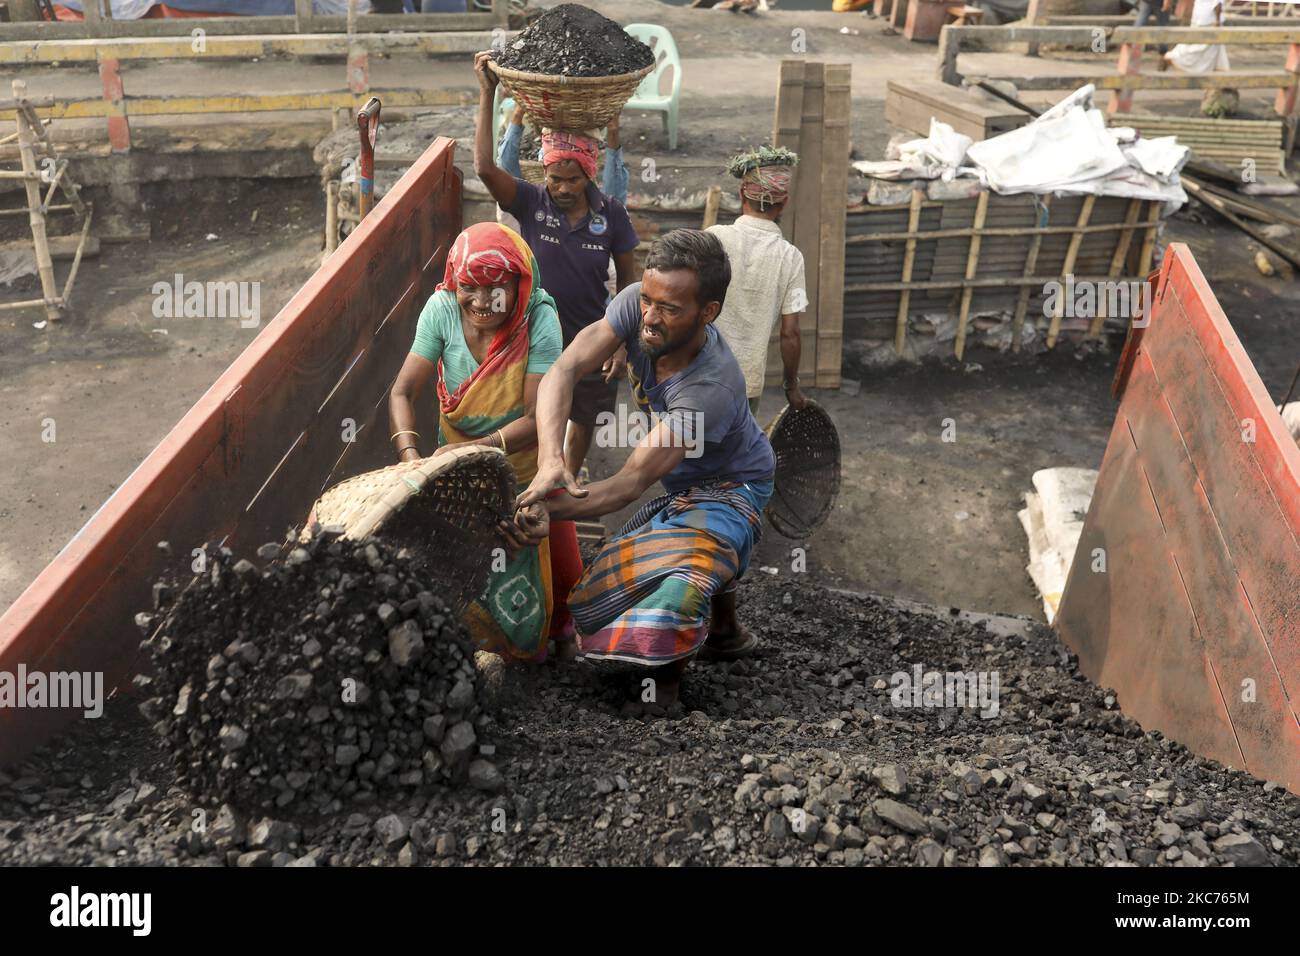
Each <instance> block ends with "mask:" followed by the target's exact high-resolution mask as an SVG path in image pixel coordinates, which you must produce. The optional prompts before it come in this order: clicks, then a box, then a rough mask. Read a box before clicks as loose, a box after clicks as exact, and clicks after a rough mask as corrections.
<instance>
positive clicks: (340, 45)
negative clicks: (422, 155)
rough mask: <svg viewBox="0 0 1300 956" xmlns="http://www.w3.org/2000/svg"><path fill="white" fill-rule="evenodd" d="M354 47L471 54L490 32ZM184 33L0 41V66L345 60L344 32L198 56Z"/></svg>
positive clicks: (277, 38)
mask: <svg viewBox="0 0 1300 956" xmlns="http://www.w3.org/2000/svg"><path fill="white" fill-rule="evenodd" d="M354 42H355V43H356V44H359V45H361V46H363V47H365V48H366V49H368V50H372V51H383V52H387V53H406V54H417V53H418V54H430V55H432V54H438V53H474V52H477V51H478V50H482V49H486V48H487V47H488V46H490V45H491V42H492V34H490V33H486V32H482V31H473V32H468V31H458V32H448V31H440V32H418V33H358V34H357V35H356V37H355V39H354ZM193 44H194V41H193V39H192V38H191V37H190V36H189V35H188V34H187V35H186V36H184V37H183V38H179V37H178V38H173V37H144V38H137V37H118V38H113V37H106V38H95V39H73V40H23V41H12V42H9V43H0V64H6V65H9V66H21V65H31V64H38V63H94V62H96V61H97V59H98V57H99V56H109V57H112V58H113V59H116V60H118V61H119V62H127V61H135V60H194V59H204V60H217V59H251V58H253V57H266V56H272V55H281V56H344V55H346V54H347V52H348V37H347V35H346V34H342V33H337V34H328V33H320V34H311V33H304V34H293V33H289V34H275V35H256V34H255V35H252V36H210V37H206V38H205V39H204V49H203V52H202V53H198V54H196V53H195V51H194V45H193Z"/></svg>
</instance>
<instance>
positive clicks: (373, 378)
mask: <svg viewBox="0 0 1300 956" xmlns="http://www.w3.org/2000/svg"><path fill="white" fill-rule="evenodd" d="M454 146H455V144H454V143H453V142H452V141H451V140H449V139H446V138H439V139H437V140H435V141H434V143H433V145H431V146H430V147H429V149H428V150H426V151H425V153H424V155H423V156H422V157H421V158H420V160H419V161H418V162H417V163H416V164H415V165H414V166H412V167H411V169H410V170H409V171H408V172H407V173H406V175H405V176H403V177H402V179H401V181H400V182H399V183H398V184H397V186H396V187H395V188H394V189H393V190H392V191H391V192H389V193H388V195H387V196H385V197H384V199H383V201H382V202H381V203H379V204H378V205H377V206H376V207H375V208H374V210H373V211H372V212H371V213H370V215H369V216H368V217H367V218H366V219H365V221H364V222H363V223H361V225H360V226H359V227H358V228H357V229H356V230H355V231H354V232H353V233H352V235H350V236H349V237H348V238H347V240H346V241H345V242H344V243H343V244H342V245H341V246H340V247H339V248H338V250H337V251H336V252H335V253H334V254H333V255H332V256H330V258H329V260H328V262H326V264H325V265H324V266H322V267H321V269H320V270H319V271H317V272H316V274H315V275H313V276H312V277H311V279H310V280H308V282H307V284H306V285H304V286H303V287H302V289H300V290H299V291H298V293H297V295H295V296H294V297H293V299H292V300H291V301H290V302H289V304H288V305H286V306H285V307H284V309H283V310H282V311H281V312H280V314H279V315H277V316H276V317H275V319H274V320H272V321H271V322H270V323H269V324H268V325H267V326H266V328H264V329H263V330H262V332H261V333H260V334H259V335H258V336H257V338H256V339H254V340H253V342H252V343H251V344H250V345H249V347H248V348H247V349H246V350H245V351H244V352H243V354H241V355H240V356H239V358H238V359H236V360H235V362H234V363H233V364H232V365H231V366H230V368H228V369H227V370H226V371H225V372H224V373H223V374H222V376H221V377H220V378H219V379H218V380H217V382H216V384H214V385H213V386H212V388H210V389H209V390H208V392H207V393H206V394H205V395H204V396H203V397H202V398H201V399H199V400H198V402H196V403H195V405H194V407H193V408H191V409H190V410H189V412H187V413H186V415H185V417H184V418H182V419H181V421H180V423H179V424H177V425H176V427H175V428H173V429H172V431H171V433H170V434H168V435H167V437H166V438H164V439H163V440H162V442H161V443H160V444H159V445H158V447H157V448H155V449H154V450H153V451H152V452H150V454H149V456H148V457H147V458H146V459H145V460H144V462H143V463H142V464H141V465H140V466H139V467H138V468H137V469H136V470H135V472H134V473H132V475H131V477H130V478H129V479H128V480H127V481H126V482H125V483H124V484H123V485H122V486H121V487H120V488H119V489H118V490H117V492H116V493H115V494H114V495H113V496H112V497H111V498H110V499H109V500H108V501H107V502H106V503H105V504H104V505H103V506H102V507H101V508H100V509H99V511H98V512H97V513H96V514H95V515H94V517H92V518H91V519H90V521H89V522H87V524H86V525H85V527H83V528H82V529H81V531H79V532H78V533H77V535H76V536H75V537H74V538H73V539H72V541H71V542H69V544H68V545H67V546H66V547H65V548H64V549H63V551H62V552H61V553H60V554H59V556H58V557H57V558H55V559H54V561H53V562H52V563H51V564H50V565H49V566H48V567H47V568H46V569H45V570H44V571H43V572H42V573H41V574H40V576H39V577H38V578H37V579H36V580H35V581H33V582H32V584H31V585H30V586H29V587H28V588H27V590H26V591H24V592H23V594H22V595H21V596H20V597H19V598H18V600H17V601H16V602H15V603H14V604H13V606H12V607H10V608H9V610H8V611H7V612H6V613H5V615H4V617H2V618H0V671H8V672H9V673H11V674H12V673H16V671H17V667H18V664H19V663H23V664H25V665H26V666H27V669H28V671H29V672H30V671H33V670H39V671H45V672H52V671H82V672H84V671H102V672H104V687H105V693H107V692H108V689H109V688H112V687H115V686H118V685H119V684H121V683H122V682H123V681H125V680H128V679H129V678H130V677H131V676H132V674H133V673H134V672H135V669H136V668H137V667H138V665H139V650H138V646H139V642H140V639H141V635H140V633H139V631H138V630H137V629H136V626H135V624H134V616H135V614H136V612H138V611H141V610H148V609H150V608H151V584H152V582H153V580H154V579H155V578H156V577H158V576H159V575H161V574H163V573H164V572H175V573H176V575H177V576H178V577H180V576H185V577H188V575H189V573H190V568H189V565H190V562H191V560H192V558H191V552H192V549H194V548H198V547H202V546H203V545H204V544H205V543H211V544H212V545H216V544H220V543H223V542H224V543H225V544H226V545H227V546H228V547H232V548H235V549H236V550H237V551H239V550H243V551H245V552H248V551H251V550H252V549H255V548H256V547H257V546H258V545H259V544H261V543H263V542H266V541H281V540H283V539H284V536H285V533H286V530H287V529H288V528H289V527H290V526H292V525H295V524H297V525H300V524H301V523H302V521H303V519H304V518H305V517H306V515H307V511H308V510H309V509H310V507H311V505H312V503H313V502H314V501H315V499H316V497H317V496H318V495H319V493H320V492H321V490H322V489H324V488H325V487H326V486H327V485H330V484H333V483H334V482H336V481H338V480H340V479H342V478H345V477H348V476H350V475H354V474H357V473H360V472H362V471H366V470H368V469H370V468H374V467H377V466H379V465H382V464H386V463H387V462H388V461H389V460H390V459H391V458H392V453H391V450H390V445H389V442H388V432H387V424H388V414H387V408H386V402H385V399H386V396H387V393H388V390H389V387H390V386H391V384H392V381H393V379H394V378H395V377H396V375H397V371H398V369H399V368H400V366H401V362H402V359H403V357H404V356H405V355H406V353H407V351H408V350H409V348H410V343H411V339H412V337H413V336H414V330H415V322H416V319H417V318H418V316H419V312H420V309H421V307H422V306H423V304H424V302H425V300H426V299H427V298H428V296H429V295H430V294H431V293H432V291H433V287H434V285H435V284H436V283H437V282H438V281H439V280H440V279H441V277H442V269H443V263H444V262H445V255H446V250H447V248H448V247H449V246H450V244H451V241H452V240H453V239H454V238H455V237H456V234H457V233H458V232H459V231H460V228H461V225H460V215H461V213H460V209H461V205H460V180H459V174H458V173H457V172H456V169H455V167H454V166H453V164H452V158H453V150H454ZM425 415H426V427H423V428H421V431H422V432H423V433H424V434H426V435H427V434H431V431H430V430H429V429H428V427H427V425H428V422H429V421H431V419H432V415H431V413H429V412H428V410H427V409H426V410H425ZM348 419H351V420H352V422H354V423H355V429H356V437H355V441H353V442H351V443H349V442H346V441H345V440H344V436H345V428H346V427H347V421H346V420H348ZM164 540H165V541H168V542H169V543H170V544H171V548H172V552H173V557H172V558H171V559H168V558H166V557H165V556H164V555H163V554H162V552H161V551H159V549H158V548H157V542H159V541H164ZM78 715H79V712H76V711H67V710H62V711H56V710H29V709H10V708H4V709H0V766H3V765H4V764H6V763H8V762H11V761H12V760H14V759H16V758H17V757H18V756H20V755H21V754H22V753H24V752H26V751H27V750H28V749H30V748H31V747H32V746H34V745H35V744H36V743H38V742H39V741H40V740H42V739H44V737H46V736H47V735H48V734H49V733H51V732H52V731H53V730H54V729H56V728H57V727H58V726H59V725H60V724H61V723H63V722H65V721H67V720H70V719H72V718H73V717H75V716H78Z"/></svg>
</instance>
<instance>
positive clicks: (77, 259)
mask: <svg viewBox="0 0 1300 956" xmlns="http://www.w3.org/2000/svg"><path fill="white" fill-rule="evenodd" d="M93 212H94V209H93V207H91V206H90V204H87V205H86V221H85V222H83V223H82V224H81V238H80V239H79V240H78V241H77V254H76V255H74V256H73V257H72V269H71V270H70V271H69V272H68V281H67V282H65V283H64V284H63V305H64V307H65V308H66V307H67V305H68V302H69V299H70V296H71V295H72V283H73V282H75V281H76V280H77V270H78V269H80V268H81V254H82V253H83V252H85V251H86V239H87V238H88V237H89V236H90V219H91V214H92V213H93Z"/></svg>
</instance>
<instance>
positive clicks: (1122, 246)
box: [1088, 199, 1142, 339]
mask: <svg viewBox="0 0 1300 956" xmlns="http://www.w3.org/2000/svg"><path fill="white" fill-rule="evenodd" d="M1141 209H1142V200H1140V199H1130V200H1129V204H1128V209H1127V210H1126V211H1125V213H1124V221H1125V222H1126V223H1136V222H1137V217H1138V213H1139V212H1140V211H1141ZM1132 244H1133V232H1132V230H1128V229H1126V230H1124V232H1122V233H1120V236H1119V242H1117V243H1116V244H1115V254H1114V255H1113V256H1111V257H1110V277H1111V278H1112V279H1114V278H1116V277H1118V276H1119V274H1120V271H1121V270H1122V269H1123V267H1124V260H1125V259H1127V258H1128V250H1129V246H1131V245H1132ZM1105 324H1106V296H1104V295H1099V296H1097V314H1096V315H1095V316H1093V319H1092V323H1091V324H1090V325H1089V326H1088V338H1090V339H1099V338H1101V330H1102V327H1103V326H1104V325H1105Z"/></svg>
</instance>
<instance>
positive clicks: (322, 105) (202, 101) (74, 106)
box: [0, 89, 471, 120]
mask: <svg viewBox="0 0 1300 956" xmlns="http://www.w3.org/2000/svg"><path fill="white" fill-rule="evenodd" d="M369 96H378V97H379V98H380V99H381V100H383V102H384V105H385V106H388V107H394V106H463V105H465V104H466V103H468V102H469V99H470V96H471V94H470V93H469V92H468V91H463V92H460V91H455V90H445V89H442V90H385V91H374V90H372V91H370V94H369ZM369 96H368V95H366V94H358V93H351V92H347V91H338V92H333V93H273V94H260V95H249V96H163V97H136V96H128V97H126V99H125V100H124V103H125V104H126V106H127V108H129V110H130V113H131V115H132V116H179V115H188V114H197V113H263V112H273V111H276V110H290V111H296V110H328V109H338V108H340V107H343V108H348V109H350V108H353V107H357V106H362V105H364V103H365V101H366V100H367V99H368V98H369ZM36 111H37V113H39V114H40V115H42V116H44V117H49V118H52V119H85V118H87V117H94V116H117V115H119V112H118V111H117V110H116V109H114V107H113V104H111V103H106V102H104V101H103V100H102V99H71V100H64V101H62V102H60V103H59V104H58V105H56V106H51V107H46V108H41V107H37V110H36ZM5 119H13V110H0V120H5Z"/></svg>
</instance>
